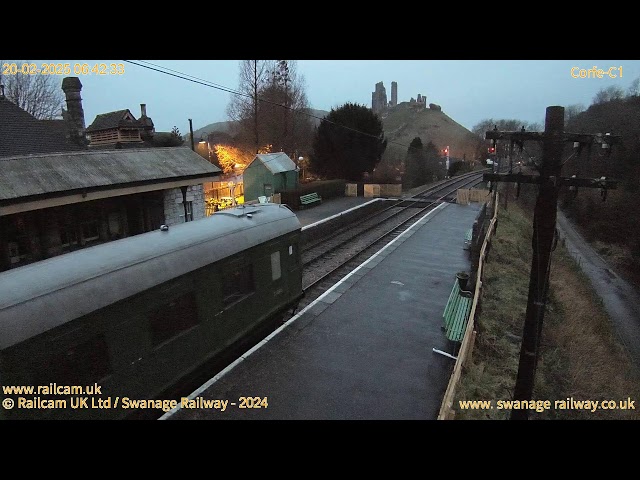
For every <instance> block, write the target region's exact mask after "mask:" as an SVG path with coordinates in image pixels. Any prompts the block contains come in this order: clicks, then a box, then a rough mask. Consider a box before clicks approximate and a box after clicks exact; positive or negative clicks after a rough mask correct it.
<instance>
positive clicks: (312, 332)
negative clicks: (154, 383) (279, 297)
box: [161, 197, 481, 420]
mask: <svg viewBox="0 0 640 480" xmlns="http://www.w3.org/2000/svg"><path fill="white" fill-rule="evenodd" d="M356 198H357V197H356ZM319 207H320V206H318V207H314V208H319ZM480 208H481V205H480V204H477V203H472V204H470V205H457V204H449V203H443V204H441V205H439V206H438V207H437V208H436V209H434V210H432V211H431V212H429V213H427V214H425V215H424V216H423V217H422V218H421V219H420V220H418V221H417V222H415V223H414V224H413V225H412V226H411V227H410V228H409V229H408V230H407V231H405V232H404V233H402V234H401V235H399V236H398V237H396V238H395V239H394V240H393V241H392V242H391V243H389V244H388V245H387V246H385V247H384V248H383V249H382V250H381V251H380V252H378V253H377V254H376V255H374V256H373V257H371V258H370V259H368V260H367V261H366V262H364V263H363V264H362V265H360V266H359V267H358V268H357V269H356V270H354V271H353V272H351V273H350V274H349V275H347V276H346V277H345V278H344V279H342V280H341V281H340V282H338V283H337V284H335V285H334V286H333V287H332V288H330V289H329V290H328V291H327V292H325V293H324V294H323V295H322V296H321V297H319V298H318V299H317V300H316V301H314V302H313V303H311V304H310V305H308V306H307V307H305V308H304V309H303V310H302V311H300V312H299V313H298V314H297V315H295V316H294V317H292V318H291V319H290V320H289V321H287V322H286V323H285V324H284V325H282V326H281V327H280V328H278V329H277V330H276V331H274V332H273V333H272V334H271V335H269V336H268V337H267V338H265V339H264V340H263V341H262V342H260V343H259V344H258V345H256V346H255V347H253V348H252V349H251V350H249V351H248V352H246V353H245V354H244V355H242V357H241V358H239V359H238V360H236V361H235V362H234V363H232V364H231V365H229V367H227V368H226V369H225V370H223V371H222V372H220V373H219V374H218V375H216V376H215V377H213V378H212V379H211V380H209V381H208V382H206V383H205V384H204V385H202V386H201V387H200V388H199V389H197V390H196V391H194V392H193V393H192V394H191V395H190V396H189V397H188V398H189V399H190V400H192V401H193V402H192V403H189V404H188V405H185V408H182V407H181V406H180V405H179V406H178V407H177V408H176V409H174V410H171V411H170V412H167V413H166V414H165V415H163V416H162V417H161V420H267V419H270V420H435V419H436V418H437V415H438V411H439V408H440V404H441V402H442V397H443V395H444V392H445V389H446V387H447V382H448V381H449V377H450V374H451V369H452V367H453V360H452V359H451V358H448V357H446V356H443V355H440V354H437V353H434V352H433V350H432V349H433V348H436V349H439V350H442V351H445V352H452V349H453V344H451V343H450V342H449V341H448V340H447V339H446V338H445V336H444V331H443V330H442V328H441V326H442V324H443V319H442V312H443V310H444V307H445V305H446V302H447V300H448V298H449V293H450V292H451V287H452V286H453V283H454V281H455V278H456V273H457V272H459V271H462V270H464V271H468V270H469V269H470V259H469V257H468V252H467V251H466V250H465V249H464V237H465V232H466V231H467V230H468V229H469V228H470V227H471V226H472V224H473V222H474V220H475V218H476V216H477V214H478V212H479V210H480ZM241 397H246V398H249V399H251V400H245V401H244V406H247V405H249V404H251V406H254V407H256V406H261V408H241V405H242V404H243V400H242V399H241ZM265 398H266V401H265V400H264V399H265ZM213 400H218V402H212V401H213ZM205 402H209V403H205ZM265 406H266V408H265Z"/></svg>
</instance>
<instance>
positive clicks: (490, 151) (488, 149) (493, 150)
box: [487, 147, 496, 155]
mask: <svg viewBox="0 0 640 480" xmlns="http://www.w3.org/2000/svg"><path fill="white" fill-rule="evenodd" d="M487 151H488V152H489V154H490V155H491V154H494V153H496V147H489V148H487Z"/></svg>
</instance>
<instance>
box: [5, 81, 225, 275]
mask: <svg viewBox="0 0 640 480" xmlns="http://www.w3.org/2000/svg"><path fill="white" fill-rule="evenodd" d="M62 89H63V90H64V92H65V95H66V101H67V111H63V119H62V120H37V119H36V118H35V117H33V116H32V115H30V114H29V113H27V112H25V111H24V110H22V109H21V108H19V107H18V106H17V105H15V104H13V103H12V102H11V101H9V100H8V99H7V98H6V97H5V95H4V93H3V92H1V91H0V271H2V270H7V269H10V268H14V267H19V266H21V265H25V264H27V263H32V262H36V261H39V260H43V259H46V258H49V257H52V256H56V255H60V254H64V253H66V252H69V251H72V250H76V249H79V248H84V247H89V246H91V245H96V244H99V243H103V242H108V241H111V240H116V239H119V238H123V237H127V236H131V235H136V234H139V233H144V232H147V231H150V230H154V229H157V228H159V227H160V225H161V224H163V223H164V224H175V223H182V222H185V221H191V220H197V219H199V218H202V217H204V215H205V208H204V194H203V183H204V182H211V181H214V180H216V179H217V178H218V175H219V174H220V173H221V171H220V169H219V168H218V167H216V166H215V165H213V164H211V163H209V162H208V161H206V160H205V159H203V158H202V157H201V156H200V155H198V154H197V153H195V152H193V151H192V150H190V149H189V148H186V147H174V148H149V147H152V146H154V144H155V143H156V142H157V140H156V139H150V137H151V136H153V137H156V138H157V135H153V122H151V119H148V118H146V114H145V113H146V112H145V110H144V105H142V107H143V108H142V115H141V118H140V119H137V120H136V119H135V118H134V117H133V115H131V112H129V111H128V110H125V111H119V112H111V113H117V114H114V115H110V114H107V115H104V116H100V115H98V117H100V121H99V122H97V125H102V126H103V127H105V128H96V129H95V130H93V131H94V132H100V131H102V132H106V131H108V130H109V129H110V128H111V127H112V126H113V125H114V123H115V132H113V133H115V135H116V137H114V138H118V140H119V141H117V142H115V143H110V142H109V141H107V139H104V138H103V142H102V143H100V142H98V145H97V148H96V147H91V148H88V145H87V144H88V140H87V137H86V132H85V122H84V112H83V109H82V99H81V98H80V91H81V89H82V84H81V83H80V80H79V79H78V78H77V77H67V78H64V79H63V81H62ZM98 117H96V118H97V119H98ZM114 120H115V121H114ZM94 124H96V122H95V121H94ZM92 125H93V124H92ZM174 138H175V135H174V136H173V138H172V139H170V140H171V142H173V141H174ZM124 139H127V140H125V141H124V142H123V140H124ZM171 142H169V143H168V144H171ZM123 145H127V146H130V147H138V148H127V149H126V150H122V149H121V148H122V147H123ZM140 147H146V148H140Z"/></svg>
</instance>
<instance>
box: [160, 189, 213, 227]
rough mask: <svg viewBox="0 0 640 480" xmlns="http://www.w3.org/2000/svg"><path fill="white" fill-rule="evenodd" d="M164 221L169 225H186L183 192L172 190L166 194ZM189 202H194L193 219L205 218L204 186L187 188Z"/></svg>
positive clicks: (165, 192)
mask: <svg viewBox="0 0 640 480" xmlns="http://www.w3.org/2000/svg"><path fill="white" fill-rule="evenodd" d="M163 193H164V221H165V223H166V224H167V225H176V224H178V223H184V205H183V204H182V190H181V189H180V188H172V189H170V190H165V191H164V192H163ZM187 202H192V208H193V219H194V220H198V219H200V218H204V216H205V214H204V190H203V188H202V184H200V185H190V186H188V187H187Z"/></svg>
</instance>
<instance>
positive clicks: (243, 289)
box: [222, 264, 255, 308]
mask: <svg viewBox="0 0 640 480" xmlns="http://www.w3.org/2000/svg"><path fill="white" fill-rule="evenodd" d="M254 291H255V287H254V286H253V265H237V264H236V265H234V266H233V267H232V268H231V269H229V270H228V271H226V272H225V273H224V277H223V279H222V306H223V307H225V308H226V307H228V306H229V305H231V304H232V303H235V302H237V301H238V300H240V299H241V298H243V297H245V296H246V295H249V294H250V293H252V292H254Z"/></svg>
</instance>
